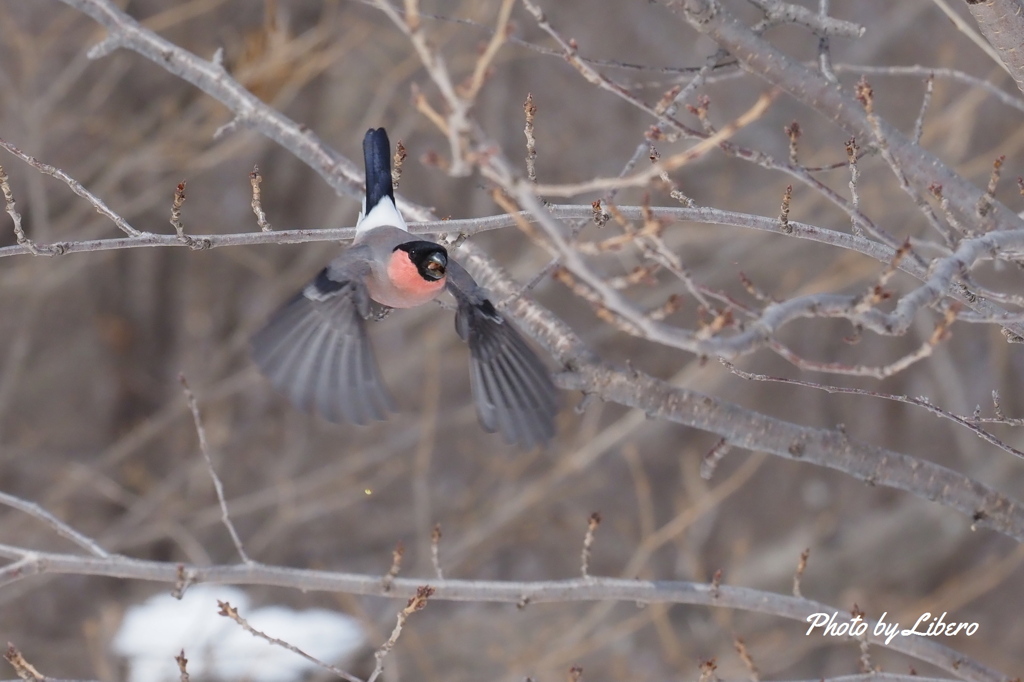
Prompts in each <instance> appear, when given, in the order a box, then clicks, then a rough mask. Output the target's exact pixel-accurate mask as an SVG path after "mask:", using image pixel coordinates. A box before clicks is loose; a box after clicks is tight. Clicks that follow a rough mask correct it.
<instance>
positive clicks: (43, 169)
mask: <svg viewBox="0 0 1024 682" xmlns="http://www.w3.org/2000/svg"><path fill="white" fill-rule="evenodd" d="M0 147H3V148H4V149H6V150H7V151H9V152H10V153H11V154H14V155H15V156H17V157H18V158H19V159H21V160H22V161H24V162H25V163H27V164H28V165H30V166H32V167H33V168H35V169H36V170H38V171H39V172H40V173H45V174H46V175H49V176H52V177H55V178H57V179H58V180H60V181H61V182H63V183H64V184H65V185H67V186H68V187H69V188H70V189H71V191H72V192H74V193H75V194H77V195H78V196H80V197H82V198H83V199H85V200H86V201H88V202H89V203H90V204H92V206H93V208H95V209H96V212H97V213H99V214H100V215H103V216H106V217H107V218H109V219H110V220H111V222H113V223H114V224H115V225H117V226H118V228H120V229H121V231H123V232H124V233H125V234H127V235H128V236H130V237H138V236H140V235H141V234H142V233H141V232H139V231H138V230H136V229H135V228H134V227H132V226H131V225H129V224H128V223H127V221H125V219H124V218H122V217H121V216H119V215H118V214H116V213H114V212H113V211H112V210H110V208H109V207H107V205H106V204H105V203H103V201H102V200H100V198H99V197H97V196H96V195H95V194H93V193H92V192H90V191H89V190H87V189H86V188H85V187H84V186H83V185H82V183H80V182H78V180H75V179H74V178H73V177H71V176H70V175H68V174H67V173H65V172H64V171H62V170H61V169H59V168H55V167H53V166H51V165H49V164H45V163H43V162H42V161H39V160H38V159H36V158H34V157H32V156H29V155H28V154H26V153H25V152H23V151H21V150H20V149H18V148H17V147H15V146H14V145H13V144H11V143H10V142H7V141H6V140H3V139H0Z"/></svg>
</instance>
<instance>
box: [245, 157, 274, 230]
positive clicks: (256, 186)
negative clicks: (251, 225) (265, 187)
mask: <svg viewBox="0 0 1024 682" xmlns="http://www.w3.org/2000/svg"><path fill="white" fill-rule="evenodd" d="M262 182H263V176H262V175H260V167H259V166H253V167H252V173H249V184H250V185H252V212H253V213H255V214H256V224H257V225H259V226H260V230H262V231H263V232H270V231H271V230H273V229H274V228H273V227H271V226H270V222H269V221H268V220H267V214H266V213H265V212H264V211H263V201H262V193H261V192H260V183H262Z"/></svg>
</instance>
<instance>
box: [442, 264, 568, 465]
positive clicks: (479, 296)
mask: <svg viewBox="0 0 1024 682" xmlns="http://www.w3.org/2000/svg"><path fill="white" fill-rule="evenodd" d="M448 290H449V291H451V293H452V295H453V296H454V297H455V300H456V301H457V302H458V304H459V309H458V312H457V313H456V316H455V328H456V330H457V331H458V333H459V336H460V337H462V339H463V340H464V341H466V342H467V343H468V344H469V352H470V387H471V389H472V391H473V400H474V402H475V403H476V411H477V416H478V417H479V419H480V423H481V424H482V425H483V427H484V428H485V429H487V430H488V431H492V432H493V431H500V432H501V435H502V436H503V437H504V438H505V440H506V441H507V442H509V443H518V444H519V445H521V446H522V447H525V448H529V447H533V446H534V445H543V444H545V443H547V442H548V441H550V440H551V439H552V438H553V437H554V435H555V415H556V413H557V408H558V396H557V392H556V389H555V385H554V382H553V381H552V380H551V374H550V373H549V372H548V370H547V368H546V367H545V366H544V363H543V362H542V361H541V359H540V358H539V357H538V356H537V354H536V353H535V352H534V351H533V349H531V348H530V346H529V345H527V343H526V341H525V339H523V337H522V336H521V335H520V334H519V332H518V331H517V330H516V328H515V327H514V326H512V323H511V322H510V321H509V320H508V319H507V318H505V317H504V316H502V315H501V314H500V313H498V311H497V310H495V308H494V306H493V304H492V303H491V302H490V301H489V300H488V299H487V297H486V295H485V294H484V292H483V291H482V290H481V289H480V287H479V286H477V284H476V282H474V281H473V278H472V277H471V276H470V275H469V273H468V272H466V270H465V269H464V268H463V267H462V266H461V265H459V264H458V263H456V262H455V261H454V260H452V259H450V258H449V260H448Z"/></svg>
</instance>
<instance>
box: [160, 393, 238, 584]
mask: <svg viewBox="0 0 1024 682" xmlns="http://www.w3.org/2000/svg"><path fill="white" fill-rule="evenodd" d="M178 381H180V382H181V387H182V390H183V391H184V392H185V400H186V401H187V402H188V409H189V411H190V412H191V413H192V422H193V423H194V424H195V427H196V434H197V435H198V436H199V450H200V452H202V453H203V460H204V461H205V462H206V469H207V471H208V472H209V473H210V478H211V479H212V480H213V488H214V490H216V492H217V502H218V504H220V519H221V521H222V522H223V523H224V527H225V528H227V529H228V533H229V534H230V535H231V541H232V542H233V543H235V549H236V550H237V551H238V556H239V557H241V559H242V561H243V562H245V563H246V564H253V563H255V562H254V561H253V560H252V559H250V558H249V555H248V554H246V553H245V547H243V546H242V540H241V538H239V537H238V531H236V530H235V524H234V523H233V522H232V521H231V515H230V514H228V503H227V500H226V499H225V498H224V484H223V483H221V480H220V476H218V475H217V470H216V469H215V468H214V466H213V457H212V456H211V455H210V445H209V443H208V442H207V440H206V428H205V427H204V426H203V420H202V418H201V417H200V415H199V405H198V404H197V403H196V397H195V395H194V394H193V393H192V389H191V388H189V386H188V381H186V380H185V375H184V374H179V375H178Z"/></svg>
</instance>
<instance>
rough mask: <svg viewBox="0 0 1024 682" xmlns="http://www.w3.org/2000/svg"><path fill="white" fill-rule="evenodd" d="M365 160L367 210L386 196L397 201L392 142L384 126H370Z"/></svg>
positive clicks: (365, 148)
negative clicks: (392, 168) (392, 169)
mask: <svg viewBox="0 0 1024 682" xmlns="http://www.w3.org/2000/svg"><path fill="white" fill-rule="evenodd" d="M363 162H364V163H365V164H366V212H367V213H369V212H370V211H372V210H373V208H374V206H376V205H377V204H379V203H380V201H381V199H383V198H384V197H389V198H390V199H391V202H392V203H394V201H395V188H394V185H392V183H391V142H390V141H389V140H388V134H387V132H386V131H385V130H384V129H383V128H370V129H369V130H367V131H366V137H364V138H363Z"/></svg>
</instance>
